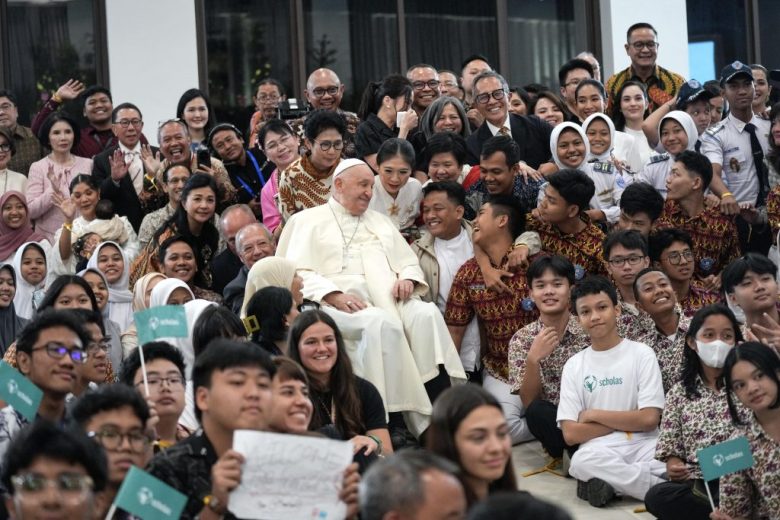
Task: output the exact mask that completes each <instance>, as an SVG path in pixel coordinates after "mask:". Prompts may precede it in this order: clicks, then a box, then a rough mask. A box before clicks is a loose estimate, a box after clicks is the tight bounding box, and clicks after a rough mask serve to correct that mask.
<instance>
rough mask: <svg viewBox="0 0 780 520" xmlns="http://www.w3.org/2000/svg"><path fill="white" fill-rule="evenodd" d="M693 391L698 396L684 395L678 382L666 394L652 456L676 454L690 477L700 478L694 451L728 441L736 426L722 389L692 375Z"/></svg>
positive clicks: (669, 456)
mask: <svg viewBox="0 0 780 520" xmlns="http://www.w3.org/2000/svg"><path fill="white" fill-rule="evenodd" d="M695 392H696V393H698V396H696V395H693V396H692V397H688V396H687V395H685V387H683V385H682V383H677V384H675V385H673V386H672V388H671V389H670V390H669V392H668V393H667V394H666V404H665V405H664V413H663V416H662V418H661V430H660V434H659V436H658V444H657V445H656V448H655V458H656V459H658V460H660V461H661V462H667V461H668V460H669V459H670V458H671V457H677V458H679V459H681V460H682V461H683V462H685V464H686V465H687V466H688V467H689V468H690V470H691V477H692V478H696V479H700V478H702V475H701V469H700V468H699V460H698V458H697V457H696V452H697V451H699V450H700V449H702V448H707V447H709V446H712V445H713V444H718V443H720V442H725V441H727V440H729V439H730V438H731V437H732V436H733V435H734V432H735V431H736V429H735V426H734V423H733V422H732V421H731V415H730V414H729V407H728V403H727V402H726V388H721V389H720V390H718V391H715V390H713V389H712V388H710V387H708V386H707V385H705V384H704V381H702V380H701V378H700V377H699V376H696V385H695Z"/></svg>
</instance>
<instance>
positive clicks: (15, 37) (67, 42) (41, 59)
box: [4, 0, 97, 125]
mask: <svg viewBox="0 0 780 520" xmlns="http://www.w3.org/2000/svg"><path fill="white" fill-rule="evenodd" d="M7 30H8V35H7V37H5V38H4V40H5V41H6V42H7V43H8V44H9V45H10V48H9V52H8V56H9V58H10V59H9V63H8V66H9V77H8V80H7V82H6V86H7V88H8V89H9V90H11V91H12V92H13V93H14V95H16V97H17V100H18V102H19V122H20V123H21V124H23V125H29V124H30V120H31V119H32V117H33V116H34V115H35V114H36V113H37V112H38V110H39V109H40V107H41V106H42V105H43V103H44V102H45V101H46V100H48V99H49V96H50V95H51V93H52V92H54V91H56V90H57V88H58V87H59V86H60V85H61V84H62V83H63V82H64V81H66V80H67V79H68V78H75V79H78V80H80V81H82V82H84V83H85V84H86V85H93V84H95V83H97V75H96V63H95V54H96V52H95V40H96V38H95V34H94V30H95V23H94V10H93V2H92V0H71V1H69V2H61V1H47V0H29V1H19V0H9V1H8V20H7ZM80 112H81V110H80V109H77V110H76V111H75V112H74V113H80Z"/></svg>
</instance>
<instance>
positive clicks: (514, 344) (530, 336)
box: [509, 255, 589, 459]
mask: <svg viewBox="0 0 780 520" xmlns="http://www.w3.org/2000/svg"><path fill="white" fill-rule="evenodd" d="M526 279H527V280H528V286H529V287H530V298H531V300H532V301H533V303H534V304H535V306H536V308H537V309H539V319H538V320H536V321H534V322H533V323H530V324H528V325H526V326H525V327H523V328H522V329H520V330H518V331H517V332H516V333H515V335H514V336H512V339H511V340H510V342H509V383H510V385H511V387H512V393H515V394H519V395H520V400H521V401H522V402H523V406H525V408H526V421H527V423H528V429H529V430H530V432H531V433H532V434H533V435H534V437H536V438H537V439H538V440H539V441H540V442H541V443H542V446H543V447H544V449H545V450H546V451H547V453H549V454H550V456H551V457H553V459H560V458H561V457H562V456H563V450H564V449H565V448H568V449H571V446H569V445H567V444H566V443H565V442H564V440H563V435H562V434H561V430H560V429H559V428H558V426H557V425H556V423H555V415H556V413H557V410H558V400H559V394H560V385H561V372H563V366H564V364H565V363H566V361H568V360H569V358H571V356H573V355H574V354H576V353H577V352H579V351H580V350H582V349H584V348H586V347H587V346H588V344H589V340H588V337H587V336H586V335H585V332H583V330H582V327H580V324H579V322H578V321H577V317H576V316H574V315H572V314H571V313H570V312H569V304H570V299H571V288H572V287H573V286H574V266H573V265H572V263H571V262H569V261H568V260H566V259H565V258H563V257H562V256H557V255H555V256H541V257H539V258H537V259H536V260H534V261H533V262H532V263H531V266H530V267H529V268H528V271H527V272H526Z"/></svg>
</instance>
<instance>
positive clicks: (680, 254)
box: [666, 249, 693, 265]
mask: <svg viewBox="0 0 780 520" xmlns="http://www.w3.org/2000/svg"><path fill="white" fill-rule="evenodd" d="M683 258H685V261H686V262H693V251H691V250H690V249H685V250H683V251H672V252H671V253H669V254H668V255H666V259H667V260H668V261H669V263H670V264H672V265H680V264H681V263H682V259H683Z"/></svg>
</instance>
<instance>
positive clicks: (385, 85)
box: [357, 74, 412, 121]
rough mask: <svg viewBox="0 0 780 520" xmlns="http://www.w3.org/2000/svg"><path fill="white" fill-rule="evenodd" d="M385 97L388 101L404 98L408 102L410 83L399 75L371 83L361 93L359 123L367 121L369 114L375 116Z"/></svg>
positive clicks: (391, 75) (410, 94) (409, 99)
mask: <svg viewBox="0 0 780 520" xmlns="http://www.w3.org/2000/svg"><path fill="white" fill-rule="evenodd" d="M385 96H389V97H390V99H398V98H399V97H401V96H404V97H405V98H406V100H407V101H408V102H411V100H412V82H411V81H409V80H408V79H407V78H406V77H405V76H401V75H400V74H390V75H389V76H386V77H385V79H383V80H382V81H371V82H369V84H368V85H367V86H366V90H364V91H363V98H362V99H361V101H360V108H359V109H358V114H357V115H358V117H359V118H360V120H361V121H365V120H366V119H368V116H369V115H371V114H376V113H378V112H379V109H380V108H382V100H383V99H384V97H385Z"/></svg>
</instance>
